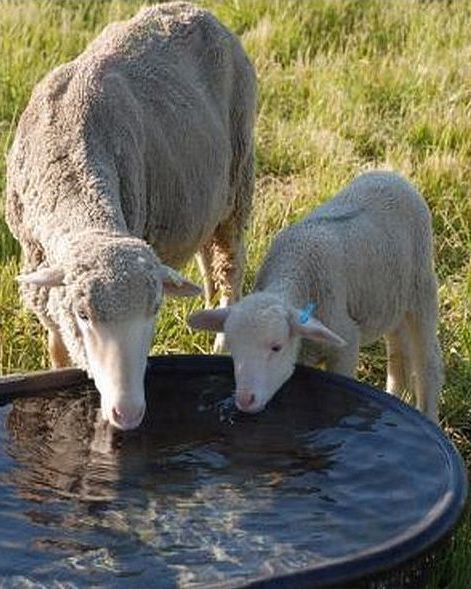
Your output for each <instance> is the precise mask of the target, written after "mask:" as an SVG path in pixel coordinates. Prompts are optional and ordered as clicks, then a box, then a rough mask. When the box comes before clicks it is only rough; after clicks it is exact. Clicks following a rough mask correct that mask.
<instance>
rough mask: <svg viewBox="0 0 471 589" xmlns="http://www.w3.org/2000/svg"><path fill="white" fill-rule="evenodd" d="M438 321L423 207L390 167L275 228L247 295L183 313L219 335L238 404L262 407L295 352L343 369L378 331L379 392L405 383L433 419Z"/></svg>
mask: <svg viewBox="0 0 471 589" xmlns="http://www.w3.org/2000/svg"><path fill="white" fill-rule="evenodd" d="M311 305H313V306H314V305H315V308H316V311H315V316H314V317H312V316H311V312H312V307H311ZM437 321H438V304H437V280H436V276H435V272H434V269H433V248H432V226H431V216H430V212H429V210H428V208H427V205H426V203H425V201H424V199H423V198H422V196H421V195H420V194H419V193H418V192H417V190H416V189H415V188H414V187H413V186H412V185H411V184H409V182H407V181H406V180H404V179H403V178H402V177H401V176H399V175H397V174H394V173H392V172H370V173H366V174H362V175H361V176H359V177H358V178H356V179H355V180H354V181H353V182H351V183H350V184H349V185H348V186H346V187H345V188H344V189H343V190H341V191H340V192H339V193H338V194H337V195H336V196H335V197H334V198H333V199H332V200H330V201H328V202H327V203H325V204H324V205H322V206H321V207H319V208H317V209H316V210H314V211H313V212H312V213H311V214H310V215H308V216H307V217H306V218H305V219H303V220H301V221H300V222H299V223H295V224H294V225H292V226H291V227H288V228H287V229H285V230H284V231H282V232H281V233H280V234H279V235H278V236H277V237H276V239H275V240H274V242H273V244H272V246H271V248H270V250H269V251H268V254H267V256H266V257H265V260H264V261H263V264H262V266H261V268H260V270H259V272H258V275H257V278H256V282H255V289H254V292H253V293H252V294H250V295H248V296H247V297H244V298H243V299H242V300H241V301H239V302H238V303H236V304H235V305H233V306H231V307H227V308H225V309H217V310H207V311H199V312H198V313H195V314H194V315H192V316H191V317H190V318H189V322H190V325H192V326H193V327H194V328H196V329H209V330H213V331H224V332H225V334H226V337H227V344H228V347H229V349H230V350H231V352H232V356H233V359H234V370H235V379H236V402H237V405H238V406H239V408H240V409H242V410H244V411H248V412H256V411H260V410H261V409H263V408H264V406H265V405H266V403H267V402H268V401H269V400H270V398H271V397H272V396H273V395H274V394H275V392H276V391H277V389H278V388H279V387H280V386H281V385H282V384H283V383H284V382H285V381H286V380H287V379H288V378H289V377H290V376H291V374H292V372H293V370H294V363H295V361H296V358H297V356H298V353H299V352H301V360H302V362H303V363H305V364H317V363H318V362H320V361H322V360H324V361H325V362H326V365H327V368H328V369H329V370H332V371H334V372H339V373H341V374H345V375H347V376H353V375H354V374H355V372H356V368H357V364H358V354H359V348H360V345H361V344H368V343H372V342H374V341H375V340H377V339H378V338H380V337H382V336H385V338H386V344H387V353H388V378H387V385H386V386H387V389H388V391H390V392H392V393H396V394H399V393H401V392H402V390H403V389H404V388H406V387H408V385H410V384H412V383H413V384H414V390H415V394H416V402H417V407H418V408H419V409H420V410H422V411H423V412H424V413H425V414H426V415H428V417H430V418H431V419H433V420H434V421H437V420H438V415H437V402H438V397H439V393H440V389H441V385H442V380H443V374H442V361H441V353H440V345H439V342H438V338H437ZM303 338H304V342H305V345H304V347H303V348H301V349H300V346H301V340H302V339H303Z"/></svg>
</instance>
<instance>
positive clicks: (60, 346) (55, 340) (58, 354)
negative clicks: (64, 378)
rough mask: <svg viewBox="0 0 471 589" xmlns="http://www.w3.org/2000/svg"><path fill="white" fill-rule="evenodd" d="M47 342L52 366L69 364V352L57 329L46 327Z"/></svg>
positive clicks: (59, 366) (60, 366)
mask: <svg viewBox="0 0 471 589" xmlns="http://www.w3.org/2000/svg"><path fill="white" fill-rule="evenodd" d="M48 343H49V355H50V357H51V364H52V367H53V368H64V367H65V366H70V365H71V362H70V358H69V353H68V352H67V348H66V347H65V345H64V342H63V340H62V336H61V334H60V333H59V330H58V329H51V328H49V329H48Z"/></svg>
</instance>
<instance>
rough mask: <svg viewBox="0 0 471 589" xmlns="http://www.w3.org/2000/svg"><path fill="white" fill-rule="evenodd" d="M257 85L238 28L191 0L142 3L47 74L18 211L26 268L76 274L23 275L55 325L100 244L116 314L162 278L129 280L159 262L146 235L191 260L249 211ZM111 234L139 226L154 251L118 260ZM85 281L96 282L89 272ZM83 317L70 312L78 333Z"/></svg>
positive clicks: (10, 169)
mask: <svg viewBox="0 0 471 589" xmlns="http://www.w3.org/2000/svg"><path fill="white" fill-rule="evenodd" d="M255 88H256V83H255V74H254V71H253V68H252V66H251V64H250V62H249V61H248V59H247V56H246V55H245V53H244V51H243V49H242V47H241V45H240V43H239V41H238V39H237V38H236V37H235V36H234V35H232V34H231V33H230V32H229V31H228V30H227V29H226V28H225V27H224V26H223V25H221V24H220V23H219V22H218V21H217V20H216V19H215V18H214V17H213V16H212V15H211V14H210V13H208V12H207V11H205V10H202V9H200V8H197V7H195V6H192V5H191V4H188V3H185V2H174V3H169V4H163V5H157V6H154V7H147V8H143V9H142V10H141V11H140V12H139V13H138V14H137V15H136V16H135V17H134V18H132V19H131V20H129V21H124V22H118V23H113V24H111V25H109V26H108V27H107V28H106V29H105V30H104V31H103V32H102V33H101V34H100V35H99V36H98V37H97V39H95V41H93V42H92V43H91V44H90V45H89V46H88V47H87V48H86V50H85V51H84V52H83V53H82V54H81V55H79V56H78V57H77V58H76V59H75V60H73V61H71V62H70V63H66V64H64V65H61V66H59V67H58V68H56V69H55V70H53V71H52V72H51V73H50V74H49V75H47V76H46V77H45V78H44V79H43V80H42V81H41V82H40V83H39V84H38V85H37V86H36V88H35V89H34V91H33V94H32V97H31V100H30V103H29V104H28V106H27V108H26V110H25V111H24V113H23V115H22V117H21V119H20V122H19V125H18V130H17V134H16V136H15V140H14V143H13V146H12V149H11V151H10V153H9V156H8V166H7V202H6V217H7V221H8V224H9V226H10V228H11V230H12V232H13V234H14V235H15V237H16V238H17V239H18V240H19V241H20V243H21V245H22V249H23V271H26V272H28V271H33V270H35V269H37V268H38V267H51V268H54V267H60V268H61V269H62V270H64V271H65V274H66V283H65V287H64V288H60V289H54V288H53V289H50V293H51V294H50V296H49V295H48V289H45V288H38V287H36V286H34V285H24V286H23V287H22V293H23V296H24V298H25V301H26V304H27V305H28V306H29V307H30V308H31V309H32V310H33V311H34V312H35V313H36V314H37V315H38V316H39V318H40V319H41V321H42V322H43V323H44V324H45V325H46V326H51V327H53V326H54V325H56V326H57V324H58V321H59V317H58V314H59V313H61V314H64V313H67V312H68V311H67V309H66V305H65V302H66V301H65V298H67V297H72V294H71V293H72V290H71V289H70V288H69V289H68V286H69V285H70V284H71V283H72V282H73V276H74V273H75V275H77V276H78V275H82V274H83V272H82V270H83V268H84V267H86V266H87V265H88V266H90V265H92V266H93V258H95V267H94V271H95V274H96V275H97V274H99V273H100V272H101V273H102V278H100V280H99V281H98V283H97V284H98V287H97V286H94V287H93V288H95V290H96V289H97V288H98V290H100V289H105V290H106V284H107V283H109V284H115V285H116V286H117V288H118V291H119V294H118V293H115V294H114V295H113V296H112V297H111V299H112V304H111V307H110V308H109V309H105V308H101V309H100V308H99V305H98V313H101V315H102V316H103V317H104V316H111V315H116V314H117V313H118V312H119V308H118V307H120V309H121V311H122V312H125V311H126V310H129V305H131V306H132V304H133V300H132V297H131V298H130V295H129V291H128V294H127V295H126V294H125V293H126V289H127V288H129V286H130V285H131V288H132V293H134V294H135V293H137V292H139V297H140V298H142V297H144V298H145V296H146V292H148V293H151V290H152V289H153V288H154V286H155V285H154V283H153V279H152V276H151V277H150V278H149V279H148V280H146V281H144V282H145V284H144V283H143V284H132V281H131V280H130V276H131V275H132V274H133V272H132V268H131V266H132V264H131V262H130V260H134V261H136V260H137V258H138V257H141V258H143V259H144V260H146V262H145V263H146V264H150V265H152V264H154V266H155V264H157V263H158V260H157V258H156V257H155V258H154V260H153V262H151V258H150V254H149V252H148V251H147V245H146V244H145V243H144V241H145V242H147V244H148V245H149V246H151V247H152V249H153V250H154V251H155V252H157V253H158V257H159V259H161V260H162V262H164V263H165V264H168V265H170V266H173V267H176V268H179V267H181V266H182V265H183V264H184V263H185V262H186V261H188V259H189V258H190V257H191V256H192V255H193V254H194V253H195V252H196V251H198V250H199V249H200V248H201V246H202V245H203V244H205V243H206V242H208V240H209V239H210V238H211V236H212V235H213V234H214V232H215V229H216V228H217V227H218V226H220V225H221V223H224V222H225V221H226V220H227V219H228V218H230V217H231V215H232V216H234V215H236V213H237V211H238V210H239V209H240V208H241V205H240V203H238V202H237V201H238V200H239V199H244V198H246V199H248V201H249V203H248V206H247V207H246V208H249V207H250V201H251V192H246V193H245V194H243V193H242V191H240V190H238V186H240V184H241V183H243V181H244V180H247V179H246V178H244V176H246V175H247V174H248V173H249V172H248V171H247V170H250V166H247V165H246V163H247V162H251V161H252V158H253V136H252V133H253V132H252V129H253V122H254V113H255ZM248 184H250V179H249V180H248ZM245 222H246V221H245V217H244V219H243V223H245ZM106 235H109V236H111V237H110V239H111V241H112V240H113V239H114V238H113V236H117V235H120V236H122V237H126V236H132V237H134V238H139V240H140V241H141V246H140V247H141V248H143V251H142V252H141V254H139V255H138V254H137V250H136V248H138V244H135V243H134V244H129V243H128V244H126V243H125V242H122V245H123V248H124V249H123V251H122V252H121V262H120V263H118V262H117V258H116V256H115V254H114V253H113V251H114V250H113V248H114V247H115V246H113V245H112V244H111V242H106V239H105V236H106ZM112 238H113V239H112ZM81 239H82V240H83V244H82V247H79V246H78V245H77V244H76V242H77V241H80V240H81ZM143 240H144V241H143ZM64 244H65V245H64ZM74 244H75V245H74ZM128 247H129V248H130V251H129V256H128V258H127V257H126V256H127V255H128V254H125V253H124V250H125V249H126V248H128ZM98 256H104V257H102V258H101V261H100V262H97V261H96V259H97V257H98ZM120 264H121V265H122V266H123V267H124V273H123V267H121V265H120ZM74 265H76V267H75V269H74ZM151 274H152V273H151ZM134 278H136V280H137V274H136V273H134ZM77 280H78V279H77ZM126 280H127V286H126V284H125V283H126ZM120 284H122V285H123V288H121V289H120ZM89 286H90V285H89ZM90 288H92V287H91V286H90ZM74 289H79V290H80V289H81V292H82V291H84V290H85V291H86V289H87V287H86V286H84V285H83V284H80V280H78V282H77V281H76V283H74ZM146 289H147V290H146ZM132 293H131V294H132ZM148 296H149V298H151V294H148ZM61 297H62V298H61ZM93 297H95V299H96V300H99V293H98V292H94V293H93ZM72 298H73V297H72ZM113 305H116V308H113ZM59 307H61V308H60V309H59ZM69 319H70V318H69ZM70 323H71V322H70V320H67V321H66V320H65V318H63V317H62V318H61V319H60V323H59V325H60V328H61V332H62V333H63V336H64V339H68V340H69V342H71V341H72V339H73V337H74V335H73V333H72V328H71V327H70ZM65 331H69V333H65ZM67 347H68V348H69V351H70V346H69V345H67ZM74 360H75V358H74ZM76 363H79V361H78V360H77V362H76Z"/></svg>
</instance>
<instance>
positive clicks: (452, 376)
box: [0, 0, 471, 589]
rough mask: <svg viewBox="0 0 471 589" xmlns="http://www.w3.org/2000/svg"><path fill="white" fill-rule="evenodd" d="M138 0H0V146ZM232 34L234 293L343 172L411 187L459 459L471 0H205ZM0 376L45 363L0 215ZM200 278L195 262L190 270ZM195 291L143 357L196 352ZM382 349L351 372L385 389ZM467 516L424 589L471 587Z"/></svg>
mask: <svg viewBox="0 0 471 589" xmlns="http://www.w3.org/2000/svg"><path fill="white" fill-rule="evenodd" d="M141 4H142V2H136V1H134V0H130V1H126V2H125V1H123V0H111V1H102V2H98V1H95V2H93V1H82V2H79V1H72V0H69V1H64V2H60V3H59V2H52V1H45V0H25V1H21V2H20V1H13V0H3V1H2V2H1V4H0V55H1V59H0V148H1V149H2V150H3V151H4V152H6V151H7V149H8V146H9V145H10V143H11V139H12V136H13V134H14V130H15V126H16V123H17V120H18V117H19V115H20V113H21V112H22V110H23V108H24V107H25V105H26V103H27V101H28V98H29V96H30V93H31V89H32V88H33V86H34V85H35V83H36V82H37V81H38V80H39V79H41V77H42V76H43V75H44V74H45V73H46V72H47V71H49V70H50V69H51V68H52V67H54V66H55V65H57V64H60V63H62V62H64V61H67V60H69V59H71V58H73V57H74V56H75V55H77V54H78V53H79V52H80V51H81V50H82V49H83V48H84V47H85V45H86V43H87V42H88V41H89V40H90V39H91V38H93V37H94V36H95V35H96V33H97V32H98V31H99V30H100V29H101V28H102V27H103V25H104V24H105V23H107V22H109V21H111V20H116V19H118V18H125V17H128V16H130V15H131V14H134V13H135V11H136V10H137V8H138V6H140V5H141ZM203 4H204V5H205V6H207V7H209V8H211V9H212V10H213V11H214V12H215V13H216V15H217V16H218V17H219V18H220V19H221V20H222V21H223V22H224V23H225V24H227V25H228V26H229V27H230V28H231V29H233V30H235V31H236V32H237V33H238V34H239V35H240V36H241V38H242V41H243V43H244V46H245V47H246V49H247V51H248V52H249V54H250V56H251V58H252V59H253V61H254V63H255V66H256V68H257V72H258V77H259V86H260V88H259V115H258V123H257V178H258V179H257V188H256V194H255V211H254V216H253V221H252V224H251V227H250V231H249V235H248V239H247V243H248V268H247V276H246V288H249V287H250V284H251V281H252V279H253V276H254V273H255V271H256V268H257V265H258V264H259V262H260V260H261V259H262V257H263V254H264V252H265V251H266V248H267V246H268V243H269V236H271V235H273V234H274V233H275V232H276V231H278V230H279V229H280V228H281V227H283V226H285V225H286V224H287V223H290V222H292V221H293V220H295V219H297V218H299V217H300V216H301V215H303V214H304V213H305V212H307V211H308V210H310V209H311V207H313V206H314V205H316V204H318V203H320V202H322V201H323V200H325V199H327V198H328V197H329V196H330V195H331V194H332V193H333V192H334V191H336V190H337V189H338V188H340V187H341V186H342V185H344V184H345V183H346V182H347V181H349V180H350V179H351V178H352V177H353V176H354V175H355V174H357V173H358V172H360V171H361V170H364V169H370V168H374V167H388V168H394V169H396V170H399V171H401V172H403V173H404V174H405V175H407V176H408V177H409V178H410V179H411V180H412V181H413V182H414V183H415V184H417V186H418V187H419V188H420V189H421V190H422V191H423V193H424V195H425V197H426V198H427V201H428V203H429V205H430V208H431V210H432V214H433V220H434V229H435V234H436V263H437V271H438V275H439V279H440V309H441V321H440V338H441V342H442V345H443V351H444V358H445V363H446V385H445V388H444V391H443V397H442V401H441V408H440V409H441V418H442V426H443V427H444V429H445V430H446V431H447V432H448V434H449V435H450V436H451V438H452V439H453V440H454V441H455V443H456V444H457V445H458V447H459V448H460V450H461V451H462V453H463V455H464V456H465V458H466V459H467V462H468V464H471V366H470V358H471V303H470V301H471V261H470V256H471V165H470V158H471V65H470V64H471V27H470V26H469V23H470V22H471V20H470V18H471V0H457V1H456V2H442V1H435V2H434V1H427V2H425V1H423V2H420V1H414V0H394V1H390V2H384V1H382V0H312V1H309V0H305V1H296V2H295V1H289V0H279V1H277V0H228V1H223V0H219V1H218V0H207V1H205V2H203ZM4 183H5V162H4V158H1V159H0V374H1V373H9V372H14V371H24V370H33V369H38V368H41V367H45V366H47V362H48V359H47V354H46V347H45V337H44V333H43V332H42V330H41V329H40V327H39V326H38V323H37V321H36V320H35V318H34V317H32V316H30V315H29V314H27V313H26V312H25V311H24V310H23V308H22V306H21V303H20V302H19V300H18V294H17V289H16V285H15V282H14V277H15V274H16V273H17V272H18V263H19V248H18V246H17V244H16V243H15V242H14V240H13V239H12V237H11V236H10V234H9V233H8V229H7V227H6V225H5V223H4V221H3V219H2V212H1V211H2V204H3V200H2V199H3V189H4ZM188 271H189V273H190V274H191V275H192V276H193V277H194V278H196V276H197V275H196V271H195V267H194V265H192V266H191V267H190V268H189V269H188ZM200 304H201V301H196V300H195V301H190V302H185V303H182V302H181V301H169V302H167V304H166V306H165V309H164V310H163V312H162V314H161V317H160V321H159V333H158V338H157V339H156V341H155V345H154V348H153V352H154V353H163V352H169V351H170V352H177V351H180V352H190V351H191V352H195V351H201V352H207V351H209V349H210V339H209V337H208V336H206V335H200V334H198V335H195V334H192V333H190V331H189V329H188V328H187V327H186V326H185V322H184V318H185V316H186V314H187V313H188V312H189V311H190V310H191V309H193V308H196V307H198V306H199V305H200ZM384 356H385V354H384V347H383V345H381V344H377V345H375V346H373V347H372V348H371V349H370V350H368V353H365V354H363V355H362V360H361V371H360V378H362V379H365V380H368V381H370V382H373V383H375V384H379V385H382V384H383V383H384V370H385V358H384ZM470 552H471V516H470V515H469V510H468V513H467V515H466V516H465V519H464V523H463V525H462V526H461V528H460V530H459V532H458V534H457V535H456V538H455V543H454V548H453V550H452V551H450V553H449V554H448V556H447V558H446V561H445V562H444V564H443V570H442V571H441V572H440V574H439V575H438V577H439V578H438V579H437V581H436V582H434V584H433V587H434V589H437V588H438V587H440V588H442V589H468V587H469V586H471V554H470Z"/></svg>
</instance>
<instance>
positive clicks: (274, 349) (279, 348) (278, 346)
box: [271, 344, 281, 352]
mask: <svg viewBox="0 0 471 589" xmlns="http://www.w3.org/2000/svg"><path fill="white" fill-rule="evenodd" d="M280 350H281V346H280V345H279V344H274V345H273V346H272V347H271V351H272V352H279V351H280Z"/></svg>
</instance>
